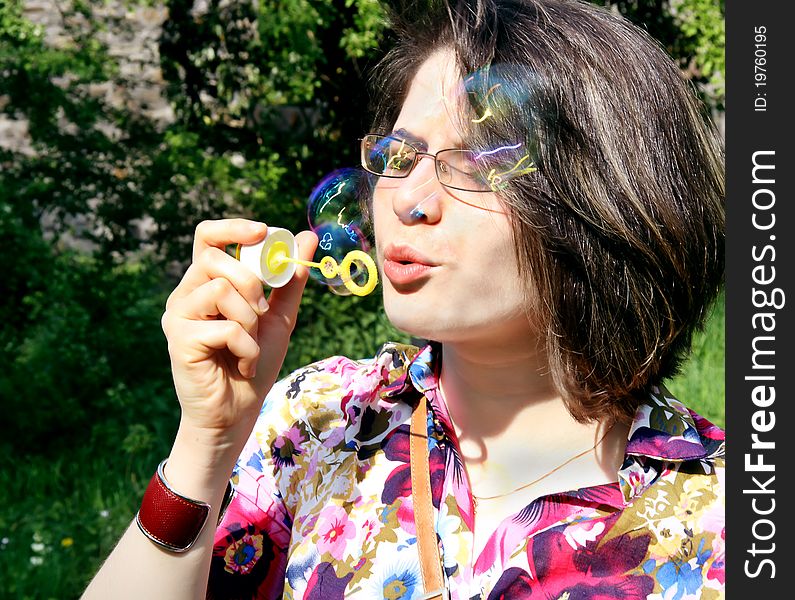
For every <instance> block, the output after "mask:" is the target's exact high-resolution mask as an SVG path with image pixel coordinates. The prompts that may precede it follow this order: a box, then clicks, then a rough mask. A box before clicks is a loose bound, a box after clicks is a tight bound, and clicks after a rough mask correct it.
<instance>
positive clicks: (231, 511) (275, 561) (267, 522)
mask: <svg viewBox="0 0 795 600" xmlns="http://www.w3.org/2000/svg"><path fill="white" fill-rule="evenodd" d="M295 377H296V374H293V375H291V376H290V377H289V378H286V379H285V380H282V381H280V382H277V384H276V385H274V387H273V388H272V389H271V391H270V393H269V394H268V396H267V398H266V399H265V402H264V404H263V408H262V411H261V413H260V416H259V418H258V419H257V422H256V424H255V426H254V429H253V431H252V433H251V436H250V437H249V439H248V441H247V443H246V445H245V447H244V449H243V452H242V453H241V455H240V457H239V458H238V461H237V464H236V466H235V469H234V471H233V474H232V483H233V484H234V486H235V493H234V495H233V498H232V500H231V502H230V504H229V506H228V507H227V509H226V512H225V513H224V516H223V518H222V519H221V521H220V523H219V524H218V527H217V529H216V532H215V540H214V546H213V553H212V560H211V563H210V577H209V582H208V586H207V598H208V599H218V600H222V599H232V598H235V599H243V598H246V599H247V598H257V599H265V598H274V599H275V598H281V597H282V591H283V587H284V575H285V569H286V565H287V550H288V547H289V544H290V534H291V529H292V517H291V515H290V512H289V510H288V508H287V506H286V503H285V501H284V497H283V493H282V490H281V483H280V477H279V466H280V461H283V459H282V458H280V455H281V454H283V452H286V453H287V455H288V456H287V458H289V453H290V448H286V446H287V445H288V444H289V429H290V424H289V423H286V420H288V419H289V417H290V415H289V407H288V405H287V404H288V398H287V395H288V393H289V392H288V390H289V388H290V382H291V381H293V380H294V379H295ZM274 453H275V454H276V457H277V458H276V459H274Z"/></svg>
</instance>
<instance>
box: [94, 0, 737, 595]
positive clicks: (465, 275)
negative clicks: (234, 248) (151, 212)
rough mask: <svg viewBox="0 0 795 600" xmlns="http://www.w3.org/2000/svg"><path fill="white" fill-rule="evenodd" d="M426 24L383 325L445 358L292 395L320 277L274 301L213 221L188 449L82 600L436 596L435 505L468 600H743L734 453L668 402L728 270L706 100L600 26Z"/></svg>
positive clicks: (396, 180)
mask: <svg viewBox="0 0 795 600" xmlns="http://www.w3.org/2000/svg"><path fill="white" fill-rule="evenodd" d="M417 8H419V10H412V9H411V7H408V8H407V7H404V8H403V10H402V11H398V14H399V17H400V18H398V17H396V18H395V19H396V20H395V23H394V30H395V32H396V34H397V35H396V37H397V39H398V42H397V46H396V48H395V50H394V51H393V52H392V53H390V55H389V56H388V57H387V58H386V59H385V62H384V63H383V64H382V66H381V69H380V75H381V78H380V80H379V83H378V85H377V86H376V99H377V101H378V104H377V107H376V119H375V124H374V129H373V130H374V133H373V134H370V135H366V136H364V138H363V140H362V160H363V166H364V167H365V169H366V170H368V171H370V172H371V173H373V174H374V179H375V184H374V189H373V193H372V198H371V199H370V201H369V203H368V207H369V210H370V213H371V218H372V221H373V225H374V234H375V242H376V248H377V258H378V263H379V266H380V268H381V270H382V273H383V275H384V276H383V277H382V280H383V295H384V305H385V308H386V312H387V315H388V317H389V318H390V320H391V321H392V322H393V323H394V324H395V325H396V326H397V327H398V328H400V329H402V330H404V331H406V332H409V333H410V334H412V335H414V336H416V337H418V338H425V339H428V340H433V342H432V343H430V344H429V345H428V346H427V347H425V348H422V349H420V348H415V347H409V346H401V345H396V344H386V345H385V346H384V347H383V348H382V350H381V351H380V352H379V353H378V355H377V356H376V357H375V358H374V359H372V360H369V361H356V360H351V359H348V358H342V357H334V358H330V359H327V360H324V361H320V362H318V363H315V364H313V365H310V366H308V367H305V368H303V369H300V370H298V371H297V372H295V373H293V374H292V375H291V376H289V377H287V378H286V379H285V380H283V381H280V382H277V383H275V384H274V381H275V379H276V375H277V373H278V371H279V368H280V365H281V363H282V361H283V358H284V355H285V351H286V348H287V344H288V340H289V337H290V332H291V331H292V328H293V325H294V323H295V319H296V315H297V312H298V307H299V302H300V297H301V293H302V290H303V286H304V283H305V281H306V276H307V274H306V272H305V271H302V270H301V271H299V273H298V274H297V275H296V276H295V278H294V279H293V280H292V281H291V283H290V284H289V285H288V286H286V287H284V288H281V289H277V290H274V291H273V292H272V293H271V295H270V296H269V297H268V298H267V300H266V298H265V296H264V295H263V291H262V288H261V285H260V284H259V282H258V280H257V279H256V278H255V277H254V276H253V275H252V274H251V273H249V272H247V271H246V269H245V268H244V267H243V266H242V265H241V264H240V263H238V262H236V261H235V260H234V259H232V258H231V257H229V256H228V255H227V254H226V253H225V252H224V251H223V248H224V247H225V246H226V245H227V244H230V243H243V244H247V243H254V242H256V241H258V240H261V239H262V238H263V237H264V235H265V233H266V227H265V226H264V225H262V224H258V223H252V222H247V221H242V220H226V221H217V222H207V223H202V224H201V225H200V226H199V227H198V228H197V231H196V241H195V245H194V254H193V264H192V265H191V267H190V268H189V269H188V271H187V272H186V274H185V276H184V278H183V280H182V281H181V283H180V284H179V286H178V287H177V288H176V289H175V290H174V292H173V294H172V295H171V297H170V298H169V301H168V303H167V307H166V312H165V314H164V317H163V328H164V331H165V333H166V336H167V338H168V341H169V351H170V355H171V360H172V370H173V373H174V381H175V386H176V390H177V394H178V397H179V400H180V404H181V409H182V419H181V422H180V427H179V431H178V433H177V436H176V439H175V441H174V445H173V448H172V451H171V453H170V455H169V457H168V460H167V462H166V464H165V466H164V467H163V468H162V469H161V472H160V473H159V475H157V476H155V477H154V478H153V483H152V484H151V485H150V490H148V491H147V495H146V497H145V498H144V502H143V503H142V509H141V513H139V514H140V515H141V517H140V518H139V521H141V522H142V523H141V524H140V527H136V526H135V525H133V526H131V527H130V529H129V530H128V531H127V533H126V534H125V535H124V537H123V538H122V540H121V541H120V543H119V545H118V546H117V548H116V549H115V550H114V551H113V553H112V554H111V556H110V557H109V558H108V560H107V562H106V563H105V565H104V566H103V568H102V569H101V570H100V572H99V573H98V575H97V576H96V578H95V579H94V581H93V582H92V584H91V586H90V587H89V589H88V590H87V593H86V597H87V598H90V597H114V598H119V597H126V596H129V597H135V598H142V597H146V598H150V597H158V598H183V597H184V598H194V597H201V596H204V595H205V593H207V595H208V596H210V597H213V598H254V597H262V598H271V597H281V596H282V594H284V596H285V597H288V598H324V599H326V598H329V599H330V598H342V597H352V598H419V597H422V596H423V594H424V593H425V592H426V591H433V590H431V589H428V584H427V582H424V578H425V577H426V575H427V572H425V571H423V568H424V567H421V566H420V558H419V555H418V546H419V545H420V544H423V543H425V544H427V539H428V535H429V533H428V531H426V530H424V529H423V528H422V527H421V526H420V525H419V524H418V522H415V518H416V515H417V514H419V513H420V511H421V510H422V508H423V506H425V504H424V502H427V503H428V504H430V503H432V506H433V509H432V511H431V516H430V522H431V524H432V526H431V527H432V530H431V532H430V535H431V538H432V542H431V547H432V551H433V549H434V548H438V559H436V560H437V563H436V567H434V566H433V558H432V560H431V561H430V565H431V567H430V568H431V570H433V568H438V567H440V566H441V569H442V571H441V575H440V579H441V582H442V583H441V587H443V588H444V590H445V591H444V592H443V593H446V594H449V597H452V598H531V597H532V598H535V597H537V596H540V597H545V598H597V597H598V598H646V597H652V598H654V597H659V598H662V597H666V598H668V597H675V598H683V597H704V598H714V597H720V596H722V594H723V581H724V578H723V555H724V545H723V544H724V525H723V516H724V504H723V478H722V473H723V432H722V431H720V430H719V429H718V428H717V427H715V426H713V425H712V424H711V423H709V422H708V421H706V420H705V419H703V418H701V417H699V416H698V415H697V414H695V413H694V412H692V411H689V410H688V409H686V408H685V407H684V406H683V405H682V404H681V403H680V402H679V401H678V400H676V399H674V398H673V397H672V396H671V395H670V393H669V392H667V390H665V388H664V387H663V386H662V381H663V380H664V379H666V378H668V377H670V376H671V375H672V374H674V373H675V372H676V369H677V366H678V364H679V362H680V361H681V359H682V357H683V356H684V355H685V353H686V352H687V350H688V347H689V344H690V339H691V335H692V333H693V331H694V330H695V328H697V327H698V326H699V325H700V323H701V322H702V321H703V318H704V315H705V313H706V311H707V309H708V307H709V305H710V303H711V301H712V300H713V299H714V297H715V295H716V293H717V291H718V289H719V286H720V284H721V280H722V270H723V262H722V261H723V259H722V255H723V240H724V238H723V224H724V221H723V209H722V198H723V184H722V167H721V164H722V163H721V155H720V152H719V150H718V147H717V145H716V143H715V140H714V137H713V135H712V133H711V131H710V130H709V128H708V127H706V126H705V124H704V122H703V120H702V117H701V115H700V113H699V108H698V105H697V103H696V101H695V100H694V98H693V95H692V93H691V90H689V89H688V88H687V86H686V85H685V84H684V83H683V82H682V80H681V78H680V76H679V73H678V71H677V69H676V67H675V65H674V64H673V63H672V61H670V59H669V58H668V57H667V56H666V55H665V54H664V53H663V52H662V51H661V50H659V49H658V48H657V46H656V45H655V44H654V43H652V42H651V41H650V40H649V39H648V37H647V36H646V35H645V34H644V33H643V32H641V31H640V30H639V29H637V28H636V27H634V26H631V25H629V24H628V23H627V22H626V21H624V20H623V19H621V18H620V17H617V16H615V15H613V14H611V13H608V12H606V11H603V10H601V9H597V8H595V7H593V6H590V5H587V4H580V3H577V2H568V1H562V0H525V1H520V0H495V1H485V0H484V1H479V2H474V1H472V2H461V3H450V4H449V5H443V6H439V5H438V3H429V4H428V5H423V6H420V7H414V9H417ZM440 151H441V152H440ZM482 164H485V165H486V167H485V168H481V165H482ZM298 239H299V244H300V249H301V254H302V255H303V257H304V258H307V259H308V258H309V257H311V256H312V254H313V251H314V249H315V246H316V244H317V239H316V238H315V237H314V236H313V234H311V233H308V232H306V233H302V234H300V235H299V236H298ZM266 395H267V398H265V400H264V403H263V400H262V399H263V398H264V397H265V396H266ZM424 410H427V411H428V419H427V421H422V419H421V417H418V420H419V422H420V426H419V427H420V430H424V431H421V433H420V435H419V436H417V435H409V427H410V426H409V423H410V421H411V420H412V415H422V414H423V413H422V411H424ZM423 424H424V425H425V427H422V425H423ZM423 433H427V437H426V436H424V435H422V434H423ZM417 438H419V439H421V440H422V442H421V445H423V446H424V447H425V448H427V450H426V451H427V452H428V458H427V459H426V461H427V462H426V463H425V464H428V465H429V468H428V470H429V478H430V488H429V490H428V494H429V496H430V499H423V498H422V497H421V487H422V481H423V479H422V477H420V476H418V475H417V474H416V471H415V470H414V468H413V466H410V455H411V454H412V452H411V451H410V450H409V447H410V445H411V442H410V439H417ZM231 472H233V477H232V480H233V483H234V486H235V490H234V493H233V494H232V496H231V502H230V503H229V504H228V507H225V510H223V514H221V513H222V508H221V507H222V505H224V504H225V503H224V500H223V498H224V494H225V488H226V487H227V479H228V478H229V474H230V473H231ZM426 481H427V479H426ZM163 482H167V484H168V485H169V486H170V488H171V489H172V490H173V492H169V491H167V488H165V487H163V486H164V485H166V483H163ZM164 490H166V491H164ZM194 500H197V501H204V502H206V503H207V504H208V505H209V508H208V509H206V511H205V512H207V513H208V514H207V516H206V519H207V520H209V521H210V523H213V524H214V523H216V522H217V521H218V519H219V515H220V522H219V523H218V527H217V529H216V528H214V527H212V526H203V525H202V524H203V522H204V514H203V513H201V512H200V511H201V505H200V504H198V503H196V502H194ZM180 502H182V503H183V504H184V510H183V509H182V508H180V505H179V503H180ZM175 506H176V508H175ZM197 507H199V508H197ZM157 511H160V512H163V511H171V512H170V513H169V514H170V515H172V516H173V517H174V519H176V520H174V519H171V520H169V519H166V520H160V521H158V520H157V519H156V518H154V517H152V515H153V513H157ZM195 511H199V513H196V512H195ZM195 514H199V516H198V517H197V521H196V523H198V525H195V524H194V525H195V526H194V527H193V529H191V526H189V525H186V524H185V523H186V520H185V519H186V518H187V519H188V520H190V517H191V516H193V515H195ZM186 515H187V517H186ZM180 519H182V520H180ZM175 522H176V523H181V524H178V525H173V523H175ZM163 523H166V525H163ZM153 529H157V531H153ZM418 529H419V531H418ZM144 532H147V533H146V534H145V533H144ZM424 540H425V541H424ZM164 543H171V544H172V546H189V547H188V548H187V549H185V550H184V551H182V552H174V551H173V550H174V548H173V547H172V548H171V549H164V548H163V545H164ZM425 548H428V546H427V545H426V546H425ZM423 560H425V558H423ZM423 564H428V563H423ZM208 573H209V580H208ZM208 581H209V583H208ZM428 597H439V596H428Z"/></svg>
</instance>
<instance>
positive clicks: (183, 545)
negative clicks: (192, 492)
mask: <svg viewBox="0 0 795 600" xmlns="http://www.w3.org/2000/svg"><path fill="white" fill-rule="evenodd" d="M166 460H167V459H165V460H163V461H162V462H161V463H160V464H159V465H158V466H157V471H156V472H155V474H154V475H152V479H151V480H149V485H148V486H147V487H146V491H145V492H144V497H143V500H142V501H141V507H140V509H139V510H138V513H137V514H136V515H135V522H136V523H137V524H138V528H139V529H140V530H141V532H142V533H143V534H144V535H145V536H146V537H148V538H149V539H150V540H152V542H154V543H155V544H157V545H158V546H160V547H161V548H163V549H165V550H168V551H169V552H185V551H187V550H189V549H190V548H191V546H193V544H194V543H195V542H196V539H197V538H198V537H199V534H200V533H201V532H202V529H204V525H205V523H206V522H207V517H208V515H209V514H210V505H209V504H207V503H206V502H202V501H201V500H194V499H192V498H188V497H187V496H183V495H182V494H180V493H179V492H177V491H175V490H174V489H173V488H172V487H171V486H170V485H169V484H168V481H166V477H165V474H164V468H165V466H166ZM233 495H234V486H233V485H232V481H231V480H230V481H229V482H228V483H227V485H226V491H225V492H224V498H223V501H222V503H221V511H220V513H219V516H218V522H219V523H220V522H221V519H222V518H223V515H224V512H225V511H226V508H227V506H229V503H230V502H231V500H232V496H233Z"/></svg>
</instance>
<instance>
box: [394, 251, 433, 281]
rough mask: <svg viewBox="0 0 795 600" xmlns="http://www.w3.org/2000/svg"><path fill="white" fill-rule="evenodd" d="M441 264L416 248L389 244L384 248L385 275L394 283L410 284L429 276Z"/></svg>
mask: <svg viewBox="0 0 795 600" xmlns="http://www.w3.org/2000/svg"><path fill="white" fill-rule="evenodd" d="M438 266H439V264H438V263H437V262H436V261H434V260H433V259H431V258H430V257H428V256H426V255H424V254H423V253H421V252H420V251H419V250H417V249H416V248H413V247H412V246H408V245H405V244H389V245H388V246H387V247H386V249H385V250H384V276H385V277H386V278H387V279H389V281H391V282H392V283H393V284H394V285H397V286H401V285H408V284H411V283H415V282H418V281H420V280H422V279H425V278H427V277H428V276H429V275H430V274H431V273H432V271H433V270H434V269H435V268H436V267H438Z"/></svg>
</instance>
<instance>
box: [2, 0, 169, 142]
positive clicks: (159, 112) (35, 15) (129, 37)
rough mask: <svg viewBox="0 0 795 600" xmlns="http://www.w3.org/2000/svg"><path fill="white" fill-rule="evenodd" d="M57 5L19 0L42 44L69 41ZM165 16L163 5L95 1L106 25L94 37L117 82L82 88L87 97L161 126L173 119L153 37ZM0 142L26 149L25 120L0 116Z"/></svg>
mask: <svg viewBox="0 0 795 600" xmlns="http://www.w3.org/2000/svg"><path fill="white" fill-rule="evenodd" d="M63 5H64V3H63V2H58V1H56V0H26V1H25V10H24V14H25V16H26V17H27V18H28V19H29V20H30V21H32V22H33V23H35V24H36V25H39V26H40V27H41V28H42V30H43V34H44V39H45V41H46V43H47V44H49V45H51V46H53V47H56V48H63V47H68V45H69V44H71V43H73V41H72V39H71V37H70V36H69V34H68V32H67V31H66V27H65V25H68V24H66V23H64V16H63V14H62V12H61V10H60V9H59V6H63ZM167 15H168V11H167V10H166V8H165V7H164V6H153V7H137V8H135V9H134V10H130V9H129V8H128V7H125V6H124V5H123V4H122V3H120V2H118V1H117V0H112V1H111V2H108V3H107V4H106V5H104V6H101V5H99V3H97V6H95V9H94V18H95V19H98V20H101V21H102V22H103V23H104V24H105V25H106V26H107V30H106V31H104V32H103V33H102V34H101V37H100V38H99V39H100V41H101V42H103V43H105V44H107V47H108V53H109V54H110V56H111V57H113V58H114V59H115V60H117V61H118V63H119V69H120V76H121V77H120V80H121V81H120V82H118V83H115V84H114V83H111V82H103V83H96V84H91V85H90V86H89V88H88V89H89V93H90V94H91V95H93V96H94V97H97V98H103V99H104V100H105V101H106V102H107V103H108V104H110V105H111V106H114V107H116V108H122V107H126V108H127V109H129V110H132V111H136V112H139V113H141V114H143V115H145V116H147V117H149V118H150V119H152V120H154V121H155V122H157V123H158V124H161V125H165V124H167V123H169V122H171V121H172V120H173V118H174V113H173V111H172V109H171V106H170V105H169V104H168V102H167V101H166V99H165V97H164V93H163V86H164V82H163V77H162V73H161V71H160V66H159V64H160V63H159V60H160V59H159V54H158V38H159V37H160V30H161V26H162V24H163V22H164V21H165V19H166V17H167ZM80 24H81V23H80V22H79V20H77V21H75V22H74V23H71V25H76V26H78V27H79V26H80ZM7 102H8V99H7V98H6V99H5V100H4V98H3V97H2V96H0V108H3V106H4V104H6V103H7ZM64 126H68V124H64ZM0 146H4V147H8V148H14V149H17V150H19V151H22V152H26V153H32V152H33V149H32V147H31V144H30V137H29V135H28V124H27V122H26V121H25V120H24V119H12V118H9V117H8V116H7V115H2V114H0Z"/></svg>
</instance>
